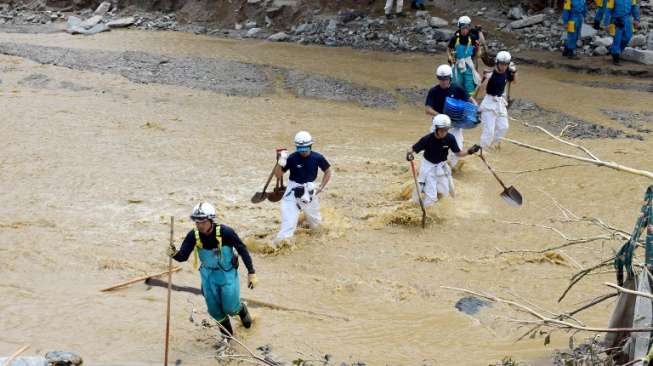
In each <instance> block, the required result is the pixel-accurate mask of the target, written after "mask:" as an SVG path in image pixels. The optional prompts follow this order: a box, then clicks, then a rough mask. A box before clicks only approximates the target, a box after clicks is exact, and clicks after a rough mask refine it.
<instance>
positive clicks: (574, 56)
mask: <svg viewBox="0 0 653 366" xmlns="http://www.w3.org/2000/svg"><path fill="white" fill-rule="evenodd" d="M567 58H569V59H570V60H580V57H578V55H577V54H576V51H575V50H569V53H568V54H567Z"/></svg>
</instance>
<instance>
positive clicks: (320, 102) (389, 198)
mask: <svg viewBox="0 0 653 366" xmlns="http://www.w3.org/2000/svg"><path fill="white" fill-rule="evenodd" d="M0 41H1V42H10V43H18V44H22V45H38V46H48V47H57V48H65V49H70V50H99V51H102V52H107V53H122V52H126V51H138V52H144V53H147V54H151V55H158V56H159V57H164V58H175V59H177V58H190V57H201V58H203V59H214V60H216V62H227V61H229V62H241V63H247V64H250V65H258V66H260V67H262V68H264V69H265V68H268V69H269V68H272V69H275V68H283V69H286V70H296V71H295V72H301V73H303V74H304V75H309V76H311V77H312V79H311V80H324V79H320V78H331V79H333V80H338V81H339V82H345V81H346V82H349V83H352V84H355V85H359V86H364V87H367V88H369V89H370V90H372V89H374V90H377V89H379V90H381V91H384V92H386V93H389V94H391V95H393V96H394V97H395V98H396V99H397V100H398V101H401V100H402V99H401V96H400V95H399V94H397V92H396V89H397V88H416V89H422V88H426V87H428V86H429V85H430V84H431V83H433V77H432V70H433V69H434V67H435V65H436V63H438V62H443V61H444V59H443V58H442V59H438V58H433V57H428V56H424V55H389V54H383V53H376V52H361V51H352V50H348V49H325V48H319V47H303V46H295V45H288V44H269V43H262V42H242V41H231V40H220V39H215V38H208V37H199V36H192V35H189V34H179V33H164V32H161V33H154V32H132V31H126V32H111V33H108V34H101V35H98V36H96V37H89V38H75V37H71V36H67V35H63V34H52V35H24V34H0ZM28 58H29V57H28ZM65 66H68V65H63V64H62V65H61V66H54V65H52V64H42V63H37V62H35V61H32V60H29V59H26V58H21V57H16V56H6V55H5V56H0V70H1V71H2V72H1V74H0V79H1V80H2V82H1V84H0V93H1V96H2V98H0V100H1V101H0V103H1V108H2V111H3V117H4V118H3V122H2V123H1V124H0V135H1V136H3V141H4V143H3V144H2V145H0V185H1V186H0V203H1V204H2V205H1V207H2V209H0V265H1V266H0V268H2V269H1V270H0V274H1V276H0V289H1V291H2V296H1V297H0V313H1V314H2V317H1V318H0V329H2V331H1V332H0V354H10V353H11V352H13V350H15V349H16V348H18V346H19V345H21V344H24V343H30V344H31V345H32V348H31V349H30V351H29V352H28V353H31V354H42V353H43V351H45V350H48V349H65V350H69V351H74V352H77V353H79V354H81V355H82V356H83V357H84V359H85V363H87V364H95V365H97V364H115V363H120V364H130V363H133V364H148V363H160V362H161V360H162V358H163V355H162V353H163V346H162V343H163V332H164V319H165V291H164V290H163V289H161V288H158V287H152V288H149V287H147V286H145V285H142V284H139V285H135V286H132V287H130V288H128V289H125V290H121V291H117V292H113V293H99V292H98V289H100V288H102V287H105V286H108V285H110V284H113V283H117V282H120V281H122V280H125V279H129V278H131V277H135V276H138V275H141V274H143V273H148V272H156V271H161V270H163V269H164V268H165V266H166V265H167V259H166V257H165V255H164V250H165V246H166V245H167V236H168V232H169V227H168V224H167V223H168V222H169V217H170V215H174V216H175V217H176V219H177V220H176V222H177V225H176V228H175V237H176V239H177V240H180V239H181V238H183V236H184V235H185V234H186V232H187V230H190V229H191V227H192V226H191V223H190V222H188V220H187V219H186V217H187V215H188V212H189V210H190V208H191V207H192V205H193V204H194V203H196V202H197V201H199V200H207V201H210V202H213V203H215V204H216V206H217V207H218V216H219V220H220V221H221V222H224V223H226V224H228V225H230V226H232V227H234V228H235V229H236V230H237V232H238V233H239V234H240V235H241V237H243V238H244V239H245V240H246V242H247V243H248V245H249V246H250V247H252V248H253V249H255V248H259V247H261V246H264V245H265V244H266V242H267V241H269V238H270V236H273V235H274V234H275V232H276V231H277V230H278V225H279V220H278V217H279V213H278V206H277V205H276V204H272V203H269V202H266V203H262V204H259V205H253V204H251V203H250V202H249V198H250V197H251V195H252V194H253V193H254V192H255V191H257V190H259V189H260V188H261V186H262V184H263V183H264V179H265V177H266V176H267V174H268V172H269V170H270V169H271V168H272V164H273V158H274V148H276V147H278V146H289V145H290V142H291V139H292V136H293V135H294V133H295V132H297V131H298V130H300V129H307V130H309V131H310V132H311V133H312V134H313V135H314V137H315V138H316V140H317V142H316V145H315V148H316V150H318V151H321V152H322V153H324V154H325V155H326V156H327V158H328V159H329V160H330V161H331V163H332V164H333V167H334V173H335V174H334V178H333V182H332V183H331V184H330V186H329V189H328V190H327V191H326V192H325V193H326V195H325V196H324V197H323V198H322V200H323V207H322V210H323V215H324V218H325V224H324V228H323V229H322V230H321V231H320V232H317V233H309V232H307V231H305V230H300V232H299V233H298V235H297V238H296V245H295V247H294V248H292V249H284V250H282V251H281V252H280V253H277V254H274V255H269V254H263V253H255V254H254V262H255V266H256V269H257V273H258V275H259V278H260V280H261V283H260V286H259V287H258V288H257V289H255V290H245V289H244V290H243V291H242V293H243V296H245V297H249V298H253V299H257V300H260V301H266V302H270V303H275V304H278V305H281V306H285V307H292V308H300V309H307V310H312V311H316V312H321V313H327V314H332V315H336V316H340V317H347V318H349V319H350V320H349V321H344V320H338V319H333V318H329V317H325V316H315V315H309V314H305V313H301V312H289V311H280V310H272V309H268V308H265V307H256V308H254V309H253V312H254V314H255V316H256V325H255V326H254V327H253V328H252V329H250V330H245V329H242V327H240V326H237V327H236V332H237V336H239V337H240V338H242V339H243V341H244V343H245V344H246V345H247V346H248V347H250V348H256V347H259V346H262V345H268V344H269V345H270V346H271V347H272V350H273V352H274V353H275V354H276V355H278V356H279V357H281V358H283V359H285V360H293V359H296V358H299V357H301V358H304V359H306V358H320V357H322V356H323V355H324V354H331V355H333V359H334V362H337V363H336V364H339V362H348V363H351V362H355V361H358V360H360V361H364V362H366V363H367V364H370V365H390V364H392V365H397V364H402V365H414V364H425V365H436V364H447V365H453V364H465V365H487V364H488V363H490V362H493V361H495V360H498V359H500V358H502V357H503V356H505V355H512V356H513V357H514V358H516V359H522V360H523V359H535V358H540V357H544V356H546V355H547V354H548V353H549V352H550V351H551V350H552V349H553V348H555V347H564V346H565V345H566V344H567V343H568V335H567V334H565V333H561V332H558V333H554V334H553V336H552V344H551V345H549V346H548V347H544V346H543V339H542V338H536V339H528V340H525V341H522V342H519V343H514V340H515V339H516V338H517V337H518V336H519V335H521V333H522V332H523V331H524V329H518V328H517V326H516V325H515V324H512V323H509V322H506V318H519V319H523V318H524V315H523V314H515V313H511V312H508V311H507V310H506V309H505V308H504V307H502V306H500V305H493V306H491V307H488V308H486V309H484V310H482V311H481V312H480V313H479V314H477V315H476V316H474V317H470V316H468V315H465V314H462V313H460V312H458V311H457V310H456V309H455V307H454V304H455V303H456V301H457V300H458V299H460V297H462V296H463V295H462V294H460V293H456V292H452V291H448V290H445V289H442V288H441V286H458V287H466V288H471V289H480V290H483V291H487V292H491V293H495V294H501V295H503V296H506V297H511V298H517V299H528V300H529V301H530V302H532V303H534V304H536V305H538V306H541V307H544V308H547V309H550V310H552V311H561V310H563V309H571V308H574V307H576V306H577V304H578V303H579V302H581V301H584V300H587V299H590V298H593V297H595V296H597V295H600V294H603V293H607V292H608V291H607V290H606V289H605V288H603V286H602V285H601V284H602V282H604V281H608V280H609V281H612V280H613V279H614V275H613V274H611V273H604V274H600V275H597V276H592V277H591V279H590V280H588V281H585V282H583V283H581V284H580V285H579V286H578V288H577V289H576V290H575V291H574V292H572V293H571V294H570V295H569V296H568V298H567V299H565V301H563V302H562V303H561V304H558V303H556V299H557V297H558V295H559V294H560V293H561V292H562V290H564V288H565V287H566V285H567V280H568V278H569V277H570V276H571V275H572V274H573V273H575V272H576V271H578V268H579V267H587V266H589V265H591V264H593V263H595V262H598V261H599V260H601V259H602V258H606V257H608V256H610V255H611V253H612V251H613V250H614V249H615V248H617V247H618V245H619V243H618V242H615V241H610V240H605V241H598V242H593V243H589V244H586V245H582V246H578V247H571V248H569V249H566V250H564V251H563V252H562V253H561V254H560V255H561V256H562V258H563V260H562V261H561V264H555V263H552V262H551V261H549V260H546V259H542V257H541V256H539V257H538V256H521V255H506V256H497V248H501V249H519V248H529V249H536V248H544V247H547V246H552V245H554V244H558V243H561V242H563V240H562V239H561V238H560V237H559V236H558V235H557V234H555V233H554V232H552V231H550V230H547V229H544V228H541V227H532V226H526V225H516V224H509V222H521V223H523V224H543V225H550V226H553V227H556V228H558V229H560V230H562V231H563V232H564V233H566V234H567V235H569V236H570V237H582V236H591V235H595V234H597V233H600V231H598V229H596V228H595V227H593V226H591V225H586V224H580V223H561V222H560V221H561V218H562V216H561V212H560V210H559V209H558V208H556V206H555V205H554V203H553V200H552V198H554V199H555V200H557V201H558V202H560V203H561V204H562V205H564V206H565V207H568V208H569V209H571V210H573V211H574V212H575V213H576V214H578V215H580V216H583V215H587V216H593V217H599V218H601V219H603V220H605V221H606V222H609V223H611V224H613V225H615V226H618V227H621V228H624V229H625V230H626V231H630V230H631V228H632V225H633V223H634V220H635V218H636V215H637V213H638V209H639V206H640V204H641V198H642V195H643V193H644V190H645V189H646V187H647V186H648V185H649V184H651V181H650V180H649V179H646V178H644V177H639V176H635V175H627V174H625V173H621V172H616V171H613V170H608V169H606V168H598V167H594V166H589V165H581V164H579V165H574V166H569V167H563V168H559V169H553V170H546V171H541V172H532V173H518V172H519V171H524V170H529V169H535V168H543V167H550V166H555V165H561V164H569V163H572V164H576V163H575V162H571V161H568V160H562V159H561V158H556V157H553V156H549V155H544V154H541V153H537V152H533V151H530V150H524V149H522V148H519V147H516V146H511V145H506V144H504V146H503V148H502V150H501V151H500V152H493V153H490V154H489V160H490V162H491V163H492V164H493V165H494V166H495V167H496V168H497V169H498V170H500V171H503V172H504V173H502V176H503V177H504V178H505V180H506V181H507V182H508V183H509V184H512V185H514V186H515V187H517V188H518V189H519V190H520V191H521V192H522V194H523V196H524V200H525V204H524V206H523V207H521V208H519V209H515V208H512V207H510V206H507V205H506V204H505V203H504V202H503V201H502V200H501V199H500V198H499V196H498V193H499V192H500V188H499V186H498V184H497V183H496V181H494V180H493V178H492V177H491V175H490V174H489V172H488V171H487V170H486V168H485V167H484V166H483V165H482V164H481V162H480V160H479V159H478V158H475V157H470V158H467V164H466V165H465V167H464V169H463V171H462V172H461V173H460V174H458V175H457V176H456V184H457V188H458V192H457V197H456V198H455V199H446V200H443V201H442V202H440V203H439V204H438V205H437V207H435V208H434V209H432V210H431V211H430V213H429V215H430V217H431V218H432V219H431V220H430V221H429V224H428V226H427V228H426V229H425V230H422V229H421V228H420V227H419V216H420V214H419V211H418V208H416V207H415V206H412V205H409V204H408V203H407V202H406V201H405V193H406V187H408V186H409V185H410V182H411V180H410V175H409V174H410V173H409V170H408V164H407V163H406V162H405V160H403V159H404V152H405V149H406V148H407V147H408V146H409V145H410V144H412V143H414V142H415V141H416V140H417V139H418V138H419V137H421V136H422V135H424V134H425V133H426V132H427V129H428V119H427V118H426V117H425V115H424V114H423V111H422V109H421V107H419V106H414V105H410V104H404V103H400V102H398V103H397V105H396V106H395V108H394V109H392V108H369V107H363V106H361V104H360V103H357V102H355V101H354V102H353V103H351V102H346V101H344V102H341V101H333V100H329V99H328V98H323V97H321V96H317V97H315V96H313V97H311V95H305V94H299V93H294V92H293V91H292V90H293V89H292V88H290V89H288V88H285V87H283V85H284V83H283V80H279V79H278V74H276V73H274V72H272V73H266V74H265V77H264V78H263V79H265V80H266V82H269V85H270V89H263V91H262V92H261V93H260V94H258V96H238V95H226V94H223V93H222V92H219V91H213V90H202V88H195V87H193V85H179V84H173V85H170V84H169V83H166V84H159V83H154V82H153V80H149V79H147V80H145V81H141V82H134V81H133V80H131V79H130V78H129V75H128V74H124V73H120V72H115V71H114V70H109V69H102V68H96V69H88V70H87V69H80V68H69V67H70V66H68V67H65ZM145 70H146V71H147V70H149V69H147V68H146V67H145ZM520 70H521V73H522V75H521V77H522V81H521V83H520V84H519V85H515V87H514V88H513V93H514V95H515V96H516V97H519V98H521V99H524V100H528V101H532V102H535V103H537V104H538V105H539V106H541V107H542V108H546V109H549V110H552V111H558V112H564V113H565V114H567V115H569V116H573V117H575V118H578V119H582V120H585V121H589V122H591V123H595V124H600V125H603V126H606V127H610V128H613V129H620V130H623V131H625V132H627V133H637V134H639V135H641V136H642V139H641V140H635V139H625V138H617V139H585V140H582V141H581V142H582V144H583V145H585V146H587V147H588V148H590V149H591V150H592V151H594V152H595V153H596V154H597V155H598V156H599V157H601V158H603V159H605V160H611V161H617V162H620V163H623V164H626V165H629V166H631V167H634V168H639V169H647V170H651V168H652V167H651V159H650V151H651V147H652V145H651V142H650V137H649V135H648V133H646V132H638V131H636V130H634V129H632V128H629V127H627V126H625V125H624V124H623V123H620V122H619V121H615V120H613V119H611V118H610V116H609V115H608V114H606V113H605V112H602V111H601V109H602V108H603V109H604V108H606V106H609V108H610V109H612V110H624V111H630V112H637V113H650V112H653V106H651V103H650V100H651V97H650V93H649V92H647V91H643V90H638V89H636V88H634V90H633V89H626V90H619V89H615V88H603V87H600V86H601V85H610V83H616V82H621V83H638V82H639V81H635V80H628V79H625V78H618V79H617V78H613V77H607V76H602V77H596V76H589V75H577V74H570V73H565V72H558V71H552V70H542V69H537V68H531V67H527V66H526V67H522V68H521V69H520ZM129 72H131V71H129ZM282 74H283V73H282ZM188 75H190V76H189V77H191V78H192V77H193V75H195V74H193V73H192V72H190V73H189V74H188ZM234 76H237V75H234ZM227 79H229V75H220V80H222V82H224V83H228V81H225V80H227ZM568 80H573V81H574V83H569V82H567V81H568ZM587 82H593V83H596V82H604V83H607V84H587ZM318 84H321V83H318ZM335 90H336V91H337V89H335ZM511 123H512V127H511V130H510V133H509V134H510V137H511V138H515V139H517V140H521V141H526V142H528V143H531V144H535V145H539V146H546V147H549V148H557V149H559V150H562V151H566V152H573V153H578V150H574V149H573V148H571V147H568V146H562V145H560V144H558V143H556V142H554V141H552V140H551V139H550V138H548V137H546V136H545V135H543V134H541V133H539V132H536V131H534V130H532V129H527V128H525V127H523V125H522V124H521V123H520V121H519V120H513V121H511ZM645 123H649V122H645ZM479 133H480V130H479V129H475V130H471V131H468V132H467V133H466V135H465V137H466V141H468V142H473V141H477V140H478V136H479ZM505 172H512V173H505ZM402 193H404V195H402ZM183 266H184V269H183V271H182V272H181V273H180V274H178V275H175V283H176V284H179V285H191V286H195V287H198V286H199V278H198V275H197V273H196V272H195V271H194V270H193V269H192V264H190V263H187V264H184V265H183ZM241 276H242V277H244V273H241ZM172 306H173V326H172V329H173V332H172V351H171V354H172V358H173V359H180V360H182V363H184V364H193V365H203V364H214V363H215V360H214V352H213V349H212V344H213V343H214V339H212V336H214V335H215V333H216V331H215V329H205V328H202V327H199V326H197V325H196V324H194V323H191V322H189V316H190V314H191V313H192V312H193V311H195V313H194V315H193V318H194V319H195V320H201V319H202V318H206V317H207V315H206V312H205V307H204V304H203V300H202V299H201V298H200V297H197V296H194V295H190V294H186V293H175V295H174V297H173V304H172ZM610 308H611V303H606V304H604V305H601V306H598V307H596V308H594V309H593V310H591V311H589V312H587V313H585V314H584V315H582V316H581V318H582V320H583V321H585V322H586V323H588V324H592V325H597V326H604V325H605V324H606V323H607V316H608V314H609V311H610ZM576 337H577V338H582V335H577V336H576ZM461 355H462V356H461Z"/></svg>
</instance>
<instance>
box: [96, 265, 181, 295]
mask: <svg viewBox="0 0 653 366" xmlns="http://www.w3.org/2000/svg"><path fill="white" fill-rule="evenodd" d="M178 271H181V267H175V268H173V269H172V271H163V272H159V273H154V274H150V275H145V276H140V277H137V278H134V279H131V280H129V281H125V282H121V283H119V284H117V285H113V286H110V287H107V288H103V289H102V290H100V292H107V291H112V290H115V289H117V288H120V287H124V286H127V285H131V284H134V283H137V282H141V281H145V280H147V279H149V278H155V277H161V276H163V275H166V274H168V273H172V272H178Z"/></svg>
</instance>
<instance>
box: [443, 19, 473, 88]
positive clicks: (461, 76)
mask: <svg viewBox="0 0 653 366" xmlns="http://www.w3.org/2000/svg"><path fill="white" fill-rule="evenodd" d="M471 29H472V20H471V19H470V18H469V17H468V16H462V17H460V18H459V19H458V30H457V31H456V33H455V34H454V35H453V37H452V38H451V40H450V41H449V62H450V63H451V67H452V68H453V79H452V81H453V82H454V83H456V84H459V85H460V86H462V87H463V88H464V89H465V90H466V91H467V94H469V95H472V94H474V91H476V86H477V85H479V84H480V83H481V75H479V74H478V71H476V67H475V65H474V60H473V57H475V55H476V52H477V50H478V48H479V43H478V37H477V33H472V32H471Z"/></svg>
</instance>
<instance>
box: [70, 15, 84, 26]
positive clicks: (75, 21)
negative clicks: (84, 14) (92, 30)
mask: <svg viewBox="0 0 653 366" xmlns="http://www.w3.org/2000/svg"><path fill="white" fill-rule="evenodd" d="M80 24H82V19H81V18H78V17H76V16H73V15H71V16H69V17H68V28H72V27H77V26H79V25H80Z"/></svg>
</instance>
